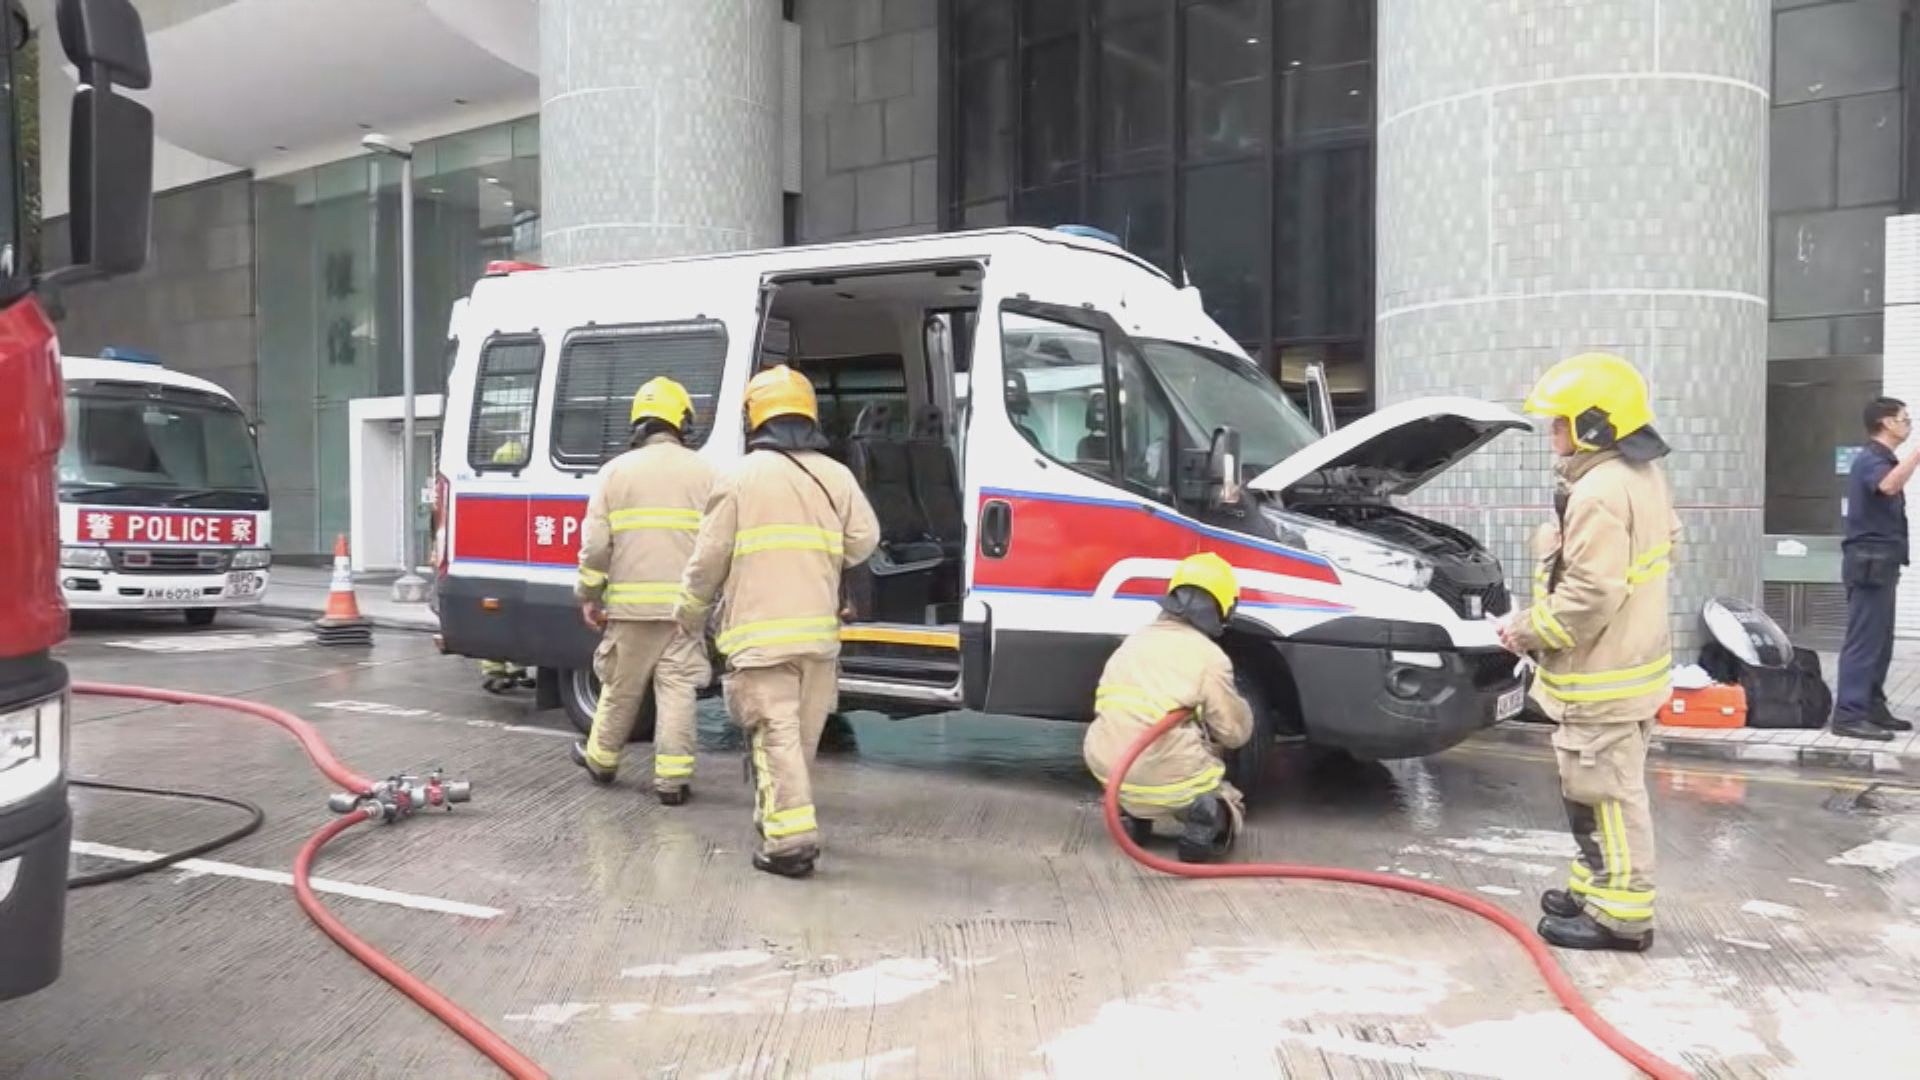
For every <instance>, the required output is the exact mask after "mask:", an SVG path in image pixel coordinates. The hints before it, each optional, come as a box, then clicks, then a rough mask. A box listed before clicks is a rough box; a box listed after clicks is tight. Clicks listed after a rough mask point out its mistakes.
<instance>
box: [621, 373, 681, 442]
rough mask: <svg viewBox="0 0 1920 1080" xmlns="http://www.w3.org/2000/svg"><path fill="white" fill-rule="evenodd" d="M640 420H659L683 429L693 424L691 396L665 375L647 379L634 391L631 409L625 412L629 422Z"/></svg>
mask: <svg viewBox="0 0 1920 1080" xmlns="http://www.w3.org/2000/svg"><path fill="white" fill-rule="evenodd" d="M642 420H660V421H663V422H665V423H668V424H672V425H673V426H674V427H675V428H678V429H679V430H681V431H685V430H687V428H688V427H689V426H691V425H692V424H693V398H692V397H691V396H690V395H689V394H688V393H687V388H686V387H684V386H681V385H680V384H679V383H677V382H674V381H673V380H672V379H669V378H667V377H666V376H665V375H661V376H659V377H657V378H652V379H648V380H647V382H646V385H644V386H642V387H641V388H640V389H639V390H637V391H635V392H634V395H633V409H632V411H631V412H629V413H628V414H627V422H628V423H629V424H637V423H639V422H640V421H642Z"/></svg>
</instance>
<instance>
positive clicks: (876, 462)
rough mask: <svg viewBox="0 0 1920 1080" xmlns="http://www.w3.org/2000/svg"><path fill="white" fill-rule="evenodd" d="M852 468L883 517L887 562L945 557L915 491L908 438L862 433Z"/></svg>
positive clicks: (850, 452) (850, 455)
mask: <svg viewBox="0 0 1920 1080" xmlns="http://www.w3.org/2000/svg"><path fill="white" fill-rule="evenodd" d="M847 468H848V469H849V470H850V471H851V472H852V473H853V478H854V480H855V482H857V483H858V484H859V485H860V489H861V490H862V491H864V492H866V495H867V501H868V502H870V503H872V504H873V512H874V516H876V517H878V518H879V519H880V543H881V546H882V548H883V549H884V551H885V554H886V555H887V557H888V558H887V561H888V562H890V563H892V564H895V565H899V566H902V567H905V566H908V565H915V564H920V563H926V562H929V561H931V562H936V563H937V562H940V561H942V560H943V558H944V556H945V552H944V551H943V550H942V549H941V545H940V543H939V541H938V540H937V539H936V538H935V537H934V535H933V531H932V529H931V527H930V526H929V525H928V523H927V519H926V515H925V513H923V512H922V510H921V508H920V502H919V500H918V499H916V498H915V497H914V492H913V457H912V454H911V452H910V451H909V449H908V444H907V443H906V442H905V441H903V440H895V439H886V438H871V437H857V438H855V439H853V440H852V441H850V442H849V443H848V444H847Z"/></svg>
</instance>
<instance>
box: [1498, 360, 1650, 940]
mask: <svg viewBox="0 0 1920 1080" xmlns="http://www.w3.org/2000/svg"><path fill="white" fill-rule="evenodd" d="M1526 409H1527V411H1528V412H1530V413H1533V414H1535V415H1538V416H1546V417H1551V418H1552V423H1553V430H1552V438H1553V449H1554V453H1555V455H1556V456H1557V458H1558V464H1557V465H1556V466H1555V472H1556V473H1557V474H1558V477H1559V482H1558V486H1557V494H1556V496H1555V500H1554V501H1555V509H1556V510H1557V515H1556V517H1557V521H1556V522H1555V523H1554V524H1552V525H1548V526H1547V527H1545V528H1543V529H1542V530H1541V533H1540V536H1539V539H1538V541H1537V544H1536V554H1538V555H1539V556H1540V562H1539V563H1538V565H1537V566H1536V568H1535V572H1534V596H1533V604H1532V606H1531V607H1530V608H1527V609H1525V610H1522V611H1519V612H1516V613H1515V614H1514V615H1513V616H1512V617H1511V618H1510V619H1509V620H1508V621H1507V622H1506V623H1505V624H1504V626H1503V627H1502V630H1501V640H1502V641H1503V642H1504V643H1505V644H1506V645H1507V647H1508V648H1510V649H1512V650H1513V651H1515V652H1518V653H1521V654H1524V655H1528V656H1532V657H1534V658H1535V659H1536V661H1537V663H1538V672H1537V674H1536V675H1535V678H1534V684H1533V697H1534V700H1535V701H1536V702H1538V703H1539V705H1540V707H1541V709H1542V710H1543V711H1544V712H1545V713H1546V715H1547V716H1549V717H1550V718H1552V719H1553V720H1554V721H1555V722H1557V723H1558V724H1559V725H1560V726H1559V728H1558V729H1557V730H1556V731H1555V732H1554V735H1553V746H1554V756H1555V758H1556V759H1557V761H1558V764H1559V767H1560V787H1561V792H1562V794H1563V795H1564V796H1565V799H1566V806H1567V819H1568V822H1569V824H1570V825H1571V826H1572V829H1573V838H1574V841H1575V842H1576V844H1577V845H1578V846H1579V857H1578V858H1576V859H1575V860H1574V862H1573V868H1572V876H1571V877H1570V878H1569V880H1568V883H1567V887H1566V888H1565V889H1549V890H1548V891H1547V892H1546V893H1545V894H1543V895H1542V896H1541V897H1540V907H1541V909H1542V910H1543V911H1544V912H1545V913H1546V917H1545V918H1543V919H1542V920H1541V921H1540V936H1541V937H1542V938H1545V939H1546V940H1547V941H1548V942H1549V943H1550V944H1553V945H1557V946H1560V947H1561V948H1569V949H1620V950H1624V951H1629V952H1639V951H1642V950H1645V949H1647V948H1649V947H1651V946H1652V944H1653V899H1654V892H1653V870H1654V839H1653V818H1652V815H1651V812H1650V807H1649V804H1648V800H1647V780H1646V768H1647V740H1648V738H1649V737H1650V736H1651V735H1652V734H1653V725H1654V718H1655V716H1656V714H1657V713H1658V712H1659V709H1660V706H1661V705H1662V704H1663V703H1664V702H1665V701H1666V700H1667V697H1668V695H1669V693H1670V685H1669V684H1670V670H1671V668H1672V667H1673V657H1672V645H1671V641H1670V638H1669V628H1668V620H1667V607H1668V600H1667V584H1668V583H1667V577H1668V571H1669V570H1670V568H1671V566H1672V559H1673V545H1674V542H1675V541H1676V540H1677V539H1678V537H1679V531H1680V526H1679V521H1678V519H1677V518H1676V517H1675V515H1674V510H1673V496H1672V493H1671V491H1670V489H1669V488H1668V485H1667V477H1666V473H1665V472H1664V471H1663V469H1662V468H1661V466H1660V465H1659V459H1660V458H1662V457H1664V456H1666V454H1667V444H1666V443H1665V442H1664V441H1663V440H1662V439H1661V438H1660V436H1659V434H1657V433H1656V432H1655V431H1654V430H1653V427H1652V422H1653V410H1652V408H1651V406H1650V405H1649V404H1648V401H1647V385H1646V382H1645V381H1644V380H1642V379H1641V377H1640V373H1639V372H1638V371H1635V370H1634V368H1633V366H1632V365H1631V364H1629V363H1627V362H1626V361H1625V360H1622V359H1620V358H1619V357H1617V356H1608V355H1604V354H1587V355H1582V356H1576V357H1573V358H1572V359H1570V360H1564V361H1561V362H1560V363H1559V364H1556V365H1554V366H1553V367H1552V368H1551V369H1549V370H1548V371H1547V373H1546V374H1545V375H1544V376H1542V377H1541V379H1540V382H1539V385H1537V386H1535V387H1534V388H1533V393H1532V394H1531V395H1530V396H1529V397H1528V398H1527V403H1526Z"/></svg>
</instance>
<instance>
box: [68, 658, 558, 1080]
mask: <svg viewBox="0 0 1920 1080" xmlns="http://www.w3.org/2000/svg"><path fill="white" fill-rule="evenodd" d="M73 691H74V693H76V694H93V695H96V696H99V697H116V698H133V699H136V700H141V701H164V702H167V703H169V704H173V705H205V706H208V707H210V708H215V709H228V710H232V711H234V712H242V713H246V714H248V715H250V716H254V717H258V718H260V719H262V720H266V721H268V722H269V723H273V724H278V725H279V726H280V727H281V728H283V729H285V730H286V731H287V732H288V733H289V734H291V735H292V736H293V737H294V738H295V739H297V740H299V742H300V746H301V748H302V749H304V750H305V751H306V752H307V756H308V757H309V758H312V759H313V764H314V767H315V768H318V769H319V770H320V771H321V772H322V773H324V774H326V777H327V779H329V780H331V781H333V782H334V783H336V784H338V785H340V786H341V787H343V788H345V789H347V790H348V791H351V792H353V793H354V794H356V795H364V794H367V793H368V792H369V791H371V790H372V789H373V786H374V784H373V781H371V780H368V779H367V778H366V777H364V776H361V775H359V774H358V773H356V772H354V771H353V770H351V769H349V768H347V767H346V766H345V765H344V764H342V763H341V762H340V759H339V758H336V757H334V756H333V751H332V750H330V749H328V748H327V744H326V741H325V740H323V739H322V738H321V737H320V733H319V732H318V731H316V730H314V727H313V725H311V724H309V723H307V722H306V721H305V720H302V719H300V718H299V717H298V716H295V715H293V714H292V713H290V712H287V711H286V710H285V709H276V708H274V707H273V706H271V705H261V704H259V703H257V702H252V701H242V700H240V699H238V698H224V697H215V696H214V695H211V694H194V693H189V692H187V691H183V690H162V689H157V688H154V687H147V686H117V685H113V684H109V683H92V682H76V683H74V684H73ZM366 820H367V813H366V811H365V810H355V811H353V812H352V813H349V814H346V815H344V816H342V817H339V818H337V819H335V820H333V821H330V822H328V823H327V824H326V826H325V827H323V828H322V829H321V830H320V831H319V832H316V833H314V834H313V836H312V838H311V839H309V840H308V841H307V842H306V843H305V844H303V845H302V846H301V848H300V854H299V855H297V856H295V857H294V861H293V895H294V899H295V900H297V901H298V902H299V904H300V909H301V910H302V911H305V912H306V913H307V917H308V918H310V919H312V920H313V922H314V925H316V926H318V927H319V928H320V930H321V932H322V933H324V934H326V935H327V936H328V937H330V938H332V939H333V940H334V942H335V943H337V944H338V945H339V946H340V947H341V948H343V949H345V950H346V951H347V952H348V953H349V954H351V955H352V956H353V958H354V959H356V960H358V961H360V962H361V963H362V964H364V965H366V966H367V968H368V969H369V970H371V971H372V972H373V973H374V974H376V975H378V976H380V977H381V978H383V979H385V980H387V982H389V983H391V984H393V988H394V989H396V990H398V991H400V992H401V993H402V994H405V995H406V996H407V997H409V998H412V999H413V1000H414V1002H415V1003H416V1004H418V1005H419V1006H420V1007H421V1008H423V1009H425V1010H427V1011H428V1012H430V1013H432V1014H433V1015H434V1017H435V1018H437V1019H438V1020H439V1021H440V1022H441V1023H443V1024H445V1025H446V1026H447V1027H449V1028H451V1029H452V1030H453V1032H454V1034H456V1035H459V1036H460V1037H461V1038H463V1039H465V1040H467V1042H469V1043H471V1044H473V1047H474V1049H476V1050H478V1051H480V1052H481V1053H482V1054H485V1055H486V1056H487V1057H488V1058H490V1059H492V1061H493V1063H494V1064H496V1065H498V1066H500V1068H501V1070H502V1071H504V1072H505V1073H506V1074H507V1075H508V1076H511V1077H513V1078H514V1080H548V1077H547V1073H546V1071H545V1070H544V1069H542V1068H540V1066H539V1065H536V1064H535V1063H534V1062H533V1060H532V1059H531V1058H529V1057H527V1056H526V1055H525V1054H522V1053H521V1052H520V1051H518V1050H516V1049H514V1048H513V1046H512V1045H511V1044H509V1043H508V1042H507V1041H506V1040H505V1039H503V1038H501V1037H500V1036H499V1035H497V1034H495V1033H494V1032H493V1031H492V1030H490V1029H489V1028H488V1027H487V1026H486V1025H485V1024H482V1023H481V1022H480V1021H479V1020H477V1019H475V1018H474V1016H473V1015H472V1014H471V1013H468V1012H467V1011H466V1010H464V1009H462V1008H461V1007H460V1006H458V1005H455V1004H454V1003H453V1002H452V1001H451V1000H449V999H448V998H447V997H446V995H444V994H442V993H440V992H439V991H438V990H435V989H434V988H433V987H431V986H429V985H427V984H426V982H425V981H423V980H422V979H421V978H420V977H419V976H417V975H415V974H413V973H412V972H410V971H408V970H407V969H406V968H403V967H401V966H400V965H399V963H397V962H396V961H394V959H393V958H392V957H390V956H387V955H386V954H385V953H383V952H381V951H380V950H378V949H376V948H374V947H373V946H372V945H369V944H367V943H366V942H365V941H363V940H362V939H360V938H359V937H357V936H355V934H354V933H353V931H351V930H349V929H347V927H346V924H344V923H342V922H341V921H340V920H339V919H337V918H335V917H334V916H333V913H332V912H330V911H328V910H327V909H326V907H325V905H323V904H321V903H320V898H319V897H318V896H316V895H314V892H313V886H312V884H311V882H310V880H309V879H310V876H311V872H312V870H313V860H314V858H315V857H316V856H318V855H319V854H320V849H321V848H323V847H326V846H327V842H328V841H330V840H332V839H333V838H334V837H336V836H339V835H340V834H341V833H343V832H345V831H347V830H348V829H350V828H352V827H353V826H355V825H358V824H359V823H361V822H363V821H366Z"/></svg>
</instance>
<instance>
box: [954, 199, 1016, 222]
mask: <svg viewBox="0 0 1920 1080" xmlns="http://www.w3.org/2000/svg"><path fill="white" fill-rule="evenodd" d="M1006 223H1007V200H1005V199H995V200H994V201H993V202H988V203H980V204H979V205H977V206H968V207H964V208H963V209H961V211H960V227H961V228H963V229H991V228H993V227H995V226H997V225H1005V224H1006Z"/></svg>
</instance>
